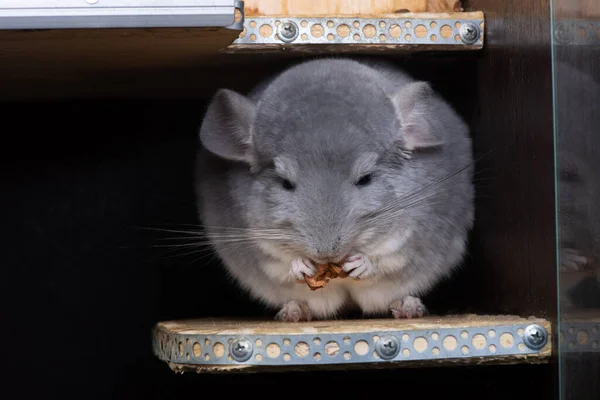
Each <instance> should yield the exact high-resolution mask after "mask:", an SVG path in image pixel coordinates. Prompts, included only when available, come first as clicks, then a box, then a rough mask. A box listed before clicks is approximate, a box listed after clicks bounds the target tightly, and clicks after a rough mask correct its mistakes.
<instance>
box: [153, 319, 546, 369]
mask: <svg viewBox="0 0 600 400" xmlns="http://www.w3.org/2000/svg"><path fill="white" fill-rule="evenodd" d="M532 326H538V327H542V331H545V334H546V336H545V338H546V340H545V341H544V342H543V343H541V346H542V347H541V348H534V347H535V346H533V347H532V346H529V345H527V343H528V341H527V340H526V336H527V332H528V327H532ZM237 341H241V342H237ZM380 341H383V342H380ZM394 341H395V343H396V346H397V347H394V345H393V342H394ZM237 343H241V345H242V347H243V348H245V349H246V350H248V349H250V350H248V351H246V352H245V353H244V352H243V349H242V353H240V352H238V353H237V356H236V354H235V351H236V350H235V349H236V348H238V347H237V346H238V345H237ZM390 343H392V347H391V349H392V350H390ZM551 343H552V333H551V327H550V322H549V321H546V320H544V319H539V318H528V319H526V318H520V317H515V316H478V315H458V316H446V317H434V316H430V317H426V318H420V319H414V320H394V319H364V320H345V321H320V322H305V323H296V324H293V323H283V322H275V321H255V320H222V319H203V320H183V321H168V322H161V323H159V324H157V325H156V327H155V329H154V334H153V349H154V353H155V355H156V356H158V357H159V358H160V359H161V360H163V361H165V362H167V363H168V365H169V367H170V368H171V369H173V370H174V371H176V372H185V371H196V372H230V371H240V372H253V371H257V370H260V371H273V370H281V369H285V370H289V369H300V370H301V369H306V368H327V369H336V368H351V367H361V366H364V365H366V364H369V367H371V366H372V367H377V368H385V367H402V366H409V367H416V366H433V365H443V364H449V365H457V364H469V365H484V364H515V363H543V362H547V361H548V359H549V357H550V355H551V352H552V350H551V346H552V345H551ZM382 345H385V346H386V348H387V350H385V349H382V347H381V346H382ZM244 346H246V347H244ZM538 347H539V346H538ZM394 348H395V349H396V352H395V353H393V354H390V351H393V350H394ZM386 351H387V354H386V353H385V352H386ZM382 352H383V353H382ZM240 354H242V355H246V357H247V359H245V360H244V359H241V360H240V359H239V356H240ZM236 357H237V358H236Z"/></svg>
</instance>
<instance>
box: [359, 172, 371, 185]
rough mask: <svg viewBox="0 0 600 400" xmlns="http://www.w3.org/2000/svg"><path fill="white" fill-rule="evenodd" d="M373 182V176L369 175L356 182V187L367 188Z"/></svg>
mask: <svg viewBox="0 0 600 400" xmlns="http://www.w3.org/2000/svg"><path fill="white" fill-rule="evenodd" d="M372 180H373V175H371V174H367V175H363V176H361V177H360V179H359V180H357V181H356V186H367V185H368V184H369V183H371V181H372Z"/></svg>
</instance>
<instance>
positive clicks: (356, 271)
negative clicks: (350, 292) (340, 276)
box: [342, 253, 374, 279]
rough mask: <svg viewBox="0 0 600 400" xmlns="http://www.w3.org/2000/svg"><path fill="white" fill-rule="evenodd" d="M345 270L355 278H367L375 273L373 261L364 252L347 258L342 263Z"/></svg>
mask: <svg viewBox="0 0 600 400" xmlns="http://www.w3.org/2000/svg"><path fill="white" fill-rule="evenodd" d="M342 269H343V270H344V272H346V273H347V274H348V276H350V277H351V278H354V279H365V278H367V277H368V276H370V275H371V274H372V273H373V269H374V268H373V263H372V262H371V260H369V257H367V256H365V255H364V254H362V253H358V254H354V255H351V256H350V257H348V258H346V259H345V261H344V264H343V265H342Z"/></svg>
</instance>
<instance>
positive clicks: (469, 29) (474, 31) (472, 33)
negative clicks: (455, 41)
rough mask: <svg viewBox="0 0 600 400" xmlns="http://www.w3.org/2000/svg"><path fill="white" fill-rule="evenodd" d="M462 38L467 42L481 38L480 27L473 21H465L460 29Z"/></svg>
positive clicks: (471, 42)
mask: <svg viewBox="0 0 600 400" xmlns="http://www.w3.org/2000/svg"><path fill="white" fill-rule="evenodd" d="M459 34H460V39H461V40H462V41H463V42H464V43H466V44H473V43H475V42H477V40H479V27H478V26H477V25H475V24H473V23H471V22H465V23H463V24H462V25H461V26H460V29H459Z"/></svg>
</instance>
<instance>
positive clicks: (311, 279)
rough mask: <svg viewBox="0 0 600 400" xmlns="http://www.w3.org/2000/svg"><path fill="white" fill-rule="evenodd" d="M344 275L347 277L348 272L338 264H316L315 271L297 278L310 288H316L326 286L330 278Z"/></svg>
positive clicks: (343, 276)
mask: <svg viewBox="0 0 600 400" xmlns="http://www.w3.org/2000/svg"><path fill="white" fill-rule="evenodd" d="M346 277H348V274H347V273H346V272H344V270H343V269H342V267H340V266H339V265H336V264H317V273H316V274H315V275H313V276H307V277H305V278H304V279H303V280H299V281H298V283H306V284H307V285H308V287H309V288H310V290H317V289H321V288H324V287H325V286H327V284H328V283H329V280H331V279H336V278H341V279H343V278H346Z"/></svg>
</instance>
